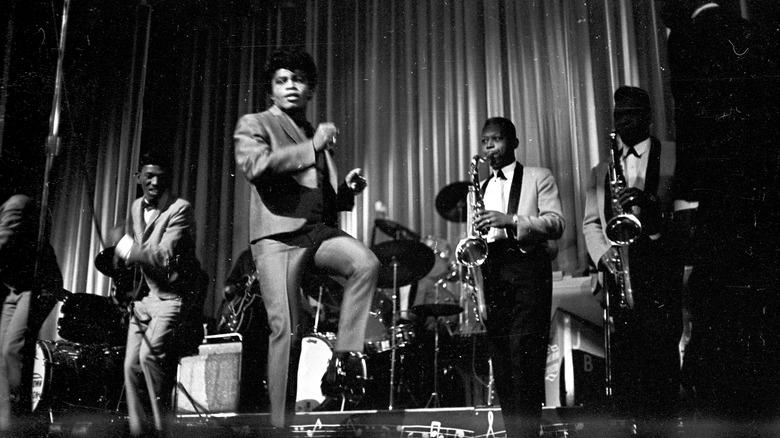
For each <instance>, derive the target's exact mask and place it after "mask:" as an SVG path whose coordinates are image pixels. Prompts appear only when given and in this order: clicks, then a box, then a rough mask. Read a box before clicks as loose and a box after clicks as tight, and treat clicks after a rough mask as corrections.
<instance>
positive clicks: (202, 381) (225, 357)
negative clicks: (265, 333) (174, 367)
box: [174, 334, 242, 414]
mask: <svg viewBox="0 0 780 438" xmlns="http://www.w3.org/2000/svg"><path fill="white" fill-rule="evenodd" d="M241 353H242V342H241V336H240V335H238V334H228V335H213V336H206V338H205V340H204V343H203V344H201V345H200V346H199V347H198V355H197V356H186V357H182V358H181V359H180V360H179V368H178V372H177V379H176V387H175V388H174V405H175V406H176V413H177V414H193V413H196V414H204V413H205V414H214V413H228V412H236V411H237V410H238V402H239V395H240V392H241V391H240V388H241Z"/></svg>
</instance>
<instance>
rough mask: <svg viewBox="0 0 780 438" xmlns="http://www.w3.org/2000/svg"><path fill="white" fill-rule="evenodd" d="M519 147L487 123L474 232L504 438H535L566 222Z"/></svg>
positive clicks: (501, 121)
mask: <svg viewBox="0 0 780 438" xmlns="http://www.w3.org/2000/svg"><path fill="white" fill-rule="evenodd" d="M518 145H519V140H518V139H517V135H516V131H515V126H514V124H513V123H512V122H511V121H510V120H508V119H506V118H503V117H494V118H490V119H488V120H487V121H486V122H485V125H484V127H483V128H482V149H481V150H482V153H483V154H484V155H485V157H486V160H487V161H488V163H489V164H490V169H491V174H490V177H489V178H487V179H485V180H483V181H482V182H481V183H480V186H481V191H482V192H483V201H484V210H482V211H477V212H476V218H475V219H474V227H475V228H476V229H478V230H486V231H487V233H486V235H485V239H486V240H487V242H488V249H489V250H488V254H487V258H486V260H485V261H484V263H483V264H482V266H481V268H482V273H483V275H484V288H485V300H486V301H487V318H486V321H485V328H486V330H487V337H488V341H489V349H490V355H491V359H492V363H493V371H494V376H495V383H496V391H497V393H498V398H499V402H500V405H501V413H502V416H503V418H504V424H505V426H506V435H507V436H510V437H523V438H525V437H534V438H538V436H539V430H540V429H539V428H540V421H541V415H542V402H543V399H544V370H545V361H546V355H547V343H548V339H549V333H550V307H551V304H552V265H551V261H552V259H553V258H554V257H555V255H556V253H557V247H556V246H555V245H554V242H553V243H550V242H552V241H554V240H556V239H558V238H560V237H561V235H562V234H563V229H564V219H563V211H562V208H561V201H560V197H559V196H558V187H557V185H556V183H555V178H554V177H553V175H552V173H551V172H550V170H548V169H545V168H542V167H530V166H523V165H522V164H520V163H519V162H517V160H516V158H515V149H517V147H518Z"/></svg>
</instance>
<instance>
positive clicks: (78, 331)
mask: <svg viewBox="0 0 780 438" xmlns="http://www.w3.org/2000/svg"><path fill="white" fill-rule="evenodd" d="M61 311H62V317H61V318H60V320H59V321H58V323H57V332H58V333H59V335H60V336H61V337H63V338H65V339H67V340H68V341H71V342H78V343H81V344H109V345H124V344H125V341H126V340H127V325H126V324H125V323H124V319H123V315H122V310H121V309H120V307H119V305H117V304H116V303H115V302H114V301H113V299H112V298H111V297H103V296H100V295H93V294H87V293H74V294H70V295H69V296H68V297H67V298H66V299H65V303H64V304H63V305H62V308H61Z"/></svg>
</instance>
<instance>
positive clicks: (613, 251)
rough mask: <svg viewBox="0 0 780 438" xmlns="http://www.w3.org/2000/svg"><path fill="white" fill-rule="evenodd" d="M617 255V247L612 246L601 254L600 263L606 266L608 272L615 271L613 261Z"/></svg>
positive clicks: (612, 272)
mask: <svg viewBox="0 0 780 438" xmlns="http://www.w3.org/2000/svg"><path fill="white" fill-rule="evenodd" d="M618 257H620V254H619V253H618V249H617V248H616V247H614V246H613V247H610V248H609V249H608V250H607V252H605V253H604V255H602V256H601V260H600V262H601V265H602V266H603V267H604V268H606V269H607V271H609V273H610V274H612V275H614V274H615V272H617V266H616V265H615V262H616V261H617V259H618Z"/></svg>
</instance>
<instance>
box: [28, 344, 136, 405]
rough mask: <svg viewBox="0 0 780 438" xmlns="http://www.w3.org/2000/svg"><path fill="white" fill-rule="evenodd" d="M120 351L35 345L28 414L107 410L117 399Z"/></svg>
mask: <svg viewBox="0 0 780 438" xmlns="http://www.w3.org/2000/svg"><path fill="white" fill-rule="evenodd" d="M124 350H125V348H124V347H106V346H105V345H87V344H76V343H73V342H67V341H56V342H55V341H38V342H37V343H36V345H35V362H34V363H33V379H32V388H31V390H32V411H33V412H36V411H41V410H43V409H54V410H57V409H65V408H78V407H83V408H90V409H95V408H97V409H111V408H113V407H115V406H116V404H117V403H118V402H119V399H120V398H121V393H122V384H123V383H124V380H123V372H122V365H123V361H124V355H125V354H124Z"/></svg>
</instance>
